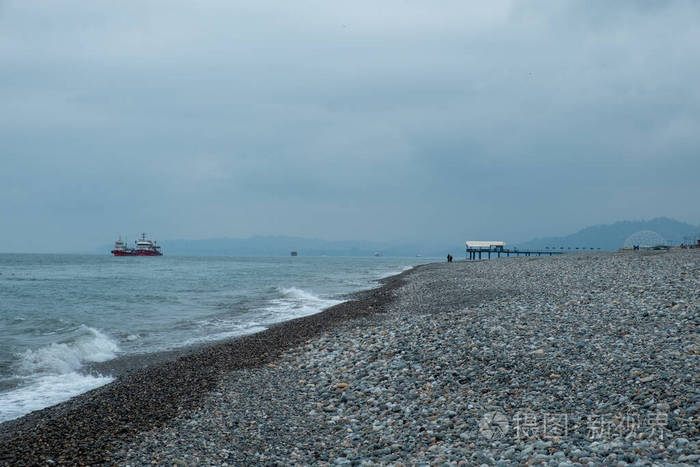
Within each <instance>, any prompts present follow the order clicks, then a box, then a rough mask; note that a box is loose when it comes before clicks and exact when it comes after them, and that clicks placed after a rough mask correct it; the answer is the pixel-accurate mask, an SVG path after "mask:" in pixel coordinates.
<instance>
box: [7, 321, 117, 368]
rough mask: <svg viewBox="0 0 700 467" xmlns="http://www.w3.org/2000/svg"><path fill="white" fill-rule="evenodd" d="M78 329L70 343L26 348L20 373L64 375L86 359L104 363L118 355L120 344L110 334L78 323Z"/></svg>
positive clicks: (79, 365) (21, 360)
mask: <svg viewBox="0 0 700 467" xmlns="http://www.w3.org/2000/svg"><path fill="white" fill-rule="evenodd" d="M81 331H82V334H81V335H80V336H79V337H78V338H77V339H75V340H74V341H73V342H70V343H53V344H51V345H48V346H46V347H41V348H39V349H36V350H32V349H28V350H26V351H25V352H24V353H22V354H21V355H20V363H19V368H18V369H19V372H20V374H21V375H22V376H31V375H34V374H66V373H71V372H73V371H75V370H78V369H80V368H81V367H82V366H83V363H85V362H105V361H107V360H111V359H113V358H114V357H116V356H117V352H118V351H119V346H118V345H117V343H116V342H115V341H113V340H112V339H110V338H109V336H107V335H106V334H104V333H102V332H100V331H98V330H97V329H93V328H91V327H88V326H81Z"/></svg>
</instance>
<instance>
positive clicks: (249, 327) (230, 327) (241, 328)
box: [182, 322, 267, 347]
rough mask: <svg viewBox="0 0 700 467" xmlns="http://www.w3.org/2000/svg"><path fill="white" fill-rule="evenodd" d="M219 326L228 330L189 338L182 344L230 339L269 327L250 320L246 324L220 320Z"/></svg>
mask: <svg viewBox="0 0 700 467" xmlns="http://www.w3.org/2000/svg"><path fill="white" fill-rule="evenodd" d="M217 327H220V328H224V329H226V330H225V331H221V332H214V333H211V334H207V335H206V336H199V337H193V338H191V339H187V340H186V341H185V342H183V343H182V345H183V346H185V347H187V346H188V345H194V344H202V343H205V342H215V341H220V340H224V339H228V338H230V337H240V336H245V335H248V334H254V333H256V332H260V331H264V330H265V329H267V327H265V326H261V325H260V324H259V323H255V322H248V323H245V324H233V323H225V322H220V323H217Z"/></svg>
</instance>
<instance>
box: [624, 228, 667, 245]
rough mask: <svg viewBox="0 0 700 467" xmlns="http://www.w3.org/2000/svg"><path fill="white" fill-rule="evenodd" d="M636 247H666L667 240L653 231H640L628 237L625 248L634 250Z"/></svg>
mask: <svg viewBox="0 0 700 467" xmlns="http://www.w3.org/2000/svg"><path fill="white" fill-rule="evenodd" d="M635 245H638V246H640V247H642V248H649V247H653V246H659V245H666V240H665V239H664V237H662V236H661V235H659V234H658V233H656V232H654V231H653V230H640V231H639V232H635V233H633V234H632V235H630V236H629V237H627V238H626V239H625V243H624V245H623V246H624V248H632V247H633V246H635Z"/></svg>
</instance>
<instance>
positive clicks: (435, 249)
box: [95, 236, 449, 257]
mask: <svg viewBox="0 0 700 467" xmlns="http://www.w3.org/2000/svg"><path fill="white" fill-rule="evenodd" d="M158 244H159V245H161V246H162V247H163V252H164V253H165V254H166V255H184V256H289V254H290V252H291V251H296V252H298V254H299V256H373V255H375V253H377V254H379V255H381V256H416V255H421V256H425V257H436V256H439V257H442V256H444V255H446V254H447V252H448V250H449V249H447V248H445V247H443V246H440V245H437V246H426V245H418V244H391V243H388V242H372V241H360V240H358V241H329V240H321V239H312V238H302V237H286V236H256V237H250V238H212V239H202V240H163V241H161V242H158ZM111 249H112V245H109V246H107V245H105V246H103V247H102V248H100V249H99V250H96V251H95V252H96V253H97V252H99V253H104V252H105V251H109V250H111Z"/></svg>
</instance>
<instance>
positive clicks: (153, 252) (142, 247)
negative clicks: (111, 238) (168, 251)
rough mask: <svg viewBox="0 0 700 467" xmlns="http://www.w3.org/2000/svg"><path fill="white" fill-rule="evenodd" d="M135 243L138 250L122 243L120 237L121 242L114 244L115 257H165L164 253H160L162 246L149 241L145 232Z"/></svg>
mask: <svg viewBox="0 0 700 467" xmlns="http://www.w3.org/2000/svg"><path fill="white" fill-rule="evenodd" d="M134 243H136V248H131V247H129V246H128V245H127V244H126V242H123V241H122V238H121V236H120V237H119V240H117V241H116V242H114V250H112V254H113V255H114V256H163V253H162V252H161V251H160V245H156V242H154V241H152V240H149V239H147V238H146V233H145V232H144V233H142V234H141V238H139V239H138V240H136V242H134Z"/></svg>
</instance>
